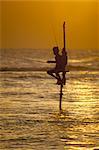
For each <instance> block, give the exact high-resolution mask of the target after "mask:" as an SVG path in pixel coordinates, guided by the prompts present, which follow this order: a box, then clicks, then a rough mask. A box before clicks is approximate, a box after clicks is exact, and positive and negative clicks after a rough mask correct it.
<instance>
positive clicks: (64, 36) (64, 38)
mask: <svg viewBox="0 0 99 150" xmlns="http://www.w3.org/2000/svg"><path fill="white" fill-rule="evenodd" d="M65 34H66V33H65V21H64V23H63V42H64V50H66V35H65Z"/></svg>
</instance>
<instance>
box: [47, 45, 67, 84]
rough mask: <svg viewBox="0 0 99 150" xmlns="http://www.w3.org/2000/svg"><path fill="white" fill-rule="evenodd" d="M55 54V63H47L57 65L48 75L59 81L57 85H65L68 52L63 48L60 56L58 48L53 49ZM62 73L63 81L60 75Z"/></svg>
mask: <svg viewBox="0 0 99 150" xmlns="http://www.w3.org/2000/svg"><path fill="white" fill-rule="evenodd" d="M53 53H54V55H55V61H47V62H48V63H56V66H55V68H53V69H51V70H48V71H47V73H48V74H49V75H51V76H52V77H54V78H56V79H57V84H58V85H60V84H64V85H65V82H66V79H65V74H66V71H65V67H66V64H67V52H66V51H65V49H64V48H63V50H62V55H60V54H59V49H58V47H54V48H53ZM60 72H62V79H61V77H60V74H59V73H60Z"/></svg>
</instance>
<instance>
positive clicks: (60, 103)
mask: <svg viewBox="0 0 99 150" xmlns="http://www.w3.org/2000/svg"><path fill="white" fill-rule="evenodd" d="M62 88H63V85H62V84H61V85H60V102H59V110H60V111H61V110H62V95H63V93H62Z"/></svg>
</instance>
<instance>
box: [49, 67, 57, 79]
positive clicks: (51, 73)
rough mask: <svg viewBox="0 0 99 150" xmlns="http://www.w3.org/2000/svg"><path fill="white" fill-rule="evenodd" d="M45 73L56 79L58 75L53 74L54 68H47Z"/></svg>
mask: <svg viewBox="0 0 99 150" xmlns="http://www.w3.org/2000/svg"><path fill="white" fill-rule="evenodd" d="M47 73H48V74H49V75H51V76H52V77H54V78H55V79H57V80H58V76H57V75H54V73H55V74H56V72H55V69H52V70H48V71H47Z"/></svg>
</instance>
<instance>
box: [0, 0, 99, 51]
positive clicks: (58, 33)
mask: <svg viewBox="0 0 99 150" xmlns="http://www.w3.org/2000/svg"><path fill="white" fill-rule="evenodd" d="M0 7H1V9H0V10H1V12H0V15H1V16H0V17H1V18H0V20H1V23H0V28H1V29H0V35H1V40H0V41H1V43H0V48H40V49H43V48H44V49H45V48H52V47H53V46H55V45H57V44H58V46H59V47H61V48H62V47H63V33H62V24H63V22H64V21H66V37H67V48H68V49H85V50H86V49H93V50H94V49H99V28H98V26H99V1H98V0H78V1H77V0H68V1H67V0H44V1H43V0H39V1H38V0H35V1H33V0H32V1H31V0H30V1H28V0H27V1H25V0H24V1H23V0H22V1H20V0H18V1H14V0H13V1H8V0H7V1H5V0H3V1H0Z"/></svg>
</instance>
